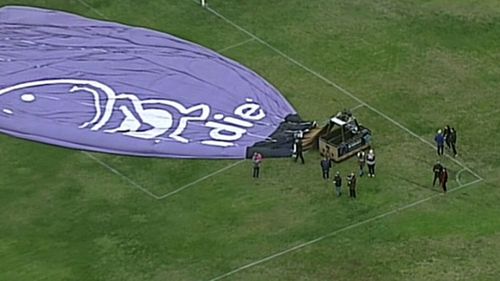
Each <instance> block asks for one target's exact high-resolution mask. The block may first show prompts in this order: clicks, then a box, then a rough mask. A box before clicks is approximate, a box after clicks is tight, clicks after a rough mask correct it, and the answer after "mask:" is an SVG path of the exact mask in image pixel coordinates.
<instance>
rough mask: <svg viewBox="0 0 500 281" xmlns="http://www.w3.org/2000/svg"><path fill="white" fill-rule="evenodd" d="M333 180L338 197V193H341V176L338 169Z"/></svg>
mask: <svg viewBox="0 0 500 281" xmlns="http://www.w3.org/2000/svg"><path fill="white" fill-rule="evenodd" d="M333 182H334V184H335V194H337V197H340V195H342V177H341V176H340V172H339V171H337V173H336V174H335V177H334V178H333Z"/></svg>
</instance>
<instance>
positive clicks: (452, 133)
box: [448, 128, 457, 157]
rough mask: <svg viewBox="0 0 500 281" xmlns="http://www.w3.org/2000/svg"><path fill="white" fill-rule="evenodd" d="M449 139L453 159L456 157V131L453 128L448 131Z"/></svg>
mask: <svg viewBox="0 0 500 281" xmlns="http://www.w3.org/2000/svg"><path fill="white" fill-rule="evenodd" d="M448 138H449V139H450V145H451V148H452V149H453V157H456V156H457V147H456V145H457V131H456V130H455V128H451V129H450V135H449V137H448Z"/></svg>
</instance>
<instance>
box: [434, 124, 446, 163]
mask: <svg viewBox="0 0 500 281" xmlns="http://www.w3.org/2000/svg"><path fill="white" fill-rule="evenodd" d="M434 140H435V141H436V147H437V154H438V155H439V156H441V155H443V152H444V135H443V132H442V131H441V129H439V130H438V132H437V135H436V136H435V137H434Z"/></svg>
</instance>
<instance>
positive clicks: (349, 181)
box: [347, 172, 356, 198]
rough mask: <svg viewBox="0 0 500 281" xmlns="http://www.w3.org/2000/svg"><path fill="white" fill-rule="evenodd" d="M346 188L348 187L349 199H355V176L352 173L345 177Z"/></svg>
mask: <svg viewBox="0 0 500 281" xmlns="http://www.w3.org/2000/svg"><path fill="white" fill-rule="evenodd" d="M347 186H348V187H349V197H351V198H356V175H355V174H354V172H351V174H350V175H348V176H347Z"/></svg>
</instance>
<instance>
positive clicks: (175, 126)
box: [0, 7, 312, 158]
mask: <svg viewBox="0 0 500 281" xmlns="http://www.w3.org/2000/svg"><path fill="white" fill-rule="evenodd" d="M311 126H312V124H311V123H310V122H301V120H300V118H298V116H297V115H296V112H295V110H294V109H293V107H292V106H291V105H290V104H289V103H288V102H287V101H286V100H285V98H284V97H283V96H282V95H281V94H280V93H279V92H278V91H277V90H276V89H275V88H274V87H273V86H272V85H270V84H269V83H268V82H266V81H265V80H264V79H263V78H261V77H260V76H258V75H257V74H256V73H254V72H253V71H251V70H249V69H248V68H246V67H244V66H242V65H240V64H238V63H237V62H234V61H232V60H230V59H228V58H225V57H223V56H221V55H219V54H217V53H215V52H213V51H211V50H209V49H206V48H204V47H201V46H199V45H196V44H194V43H191V42H187V41H185V40H182V39H179V38H176V37H174V36H171V35H169V34H165V33H160V32H157V31H152V30H147V29H143V28H133V27H129V26H125V25H120V24H116V23H110V22H103V21H96V20H92V19H87V18H83V17H80V16H77V15H73V14H69V13H63V12H58V11H51V10H43V9H35V8H26V7H4V8H1V9H0V131H1V132H3V133H6V134H9V135H12V136H16V137H20V138H24V139H28V140H33V141H40V142H44V143H49V144H55V145H60V146H64V147H69V148H75V149H83V150H91V151H100V152H107V153H117V154H126V155H138V156H155V157H173V158H175V157H179V158H245V157H248V155H251V153H252V151H253V150H255V149H259V150H261V151H262V150H264V151H265V153H264V154H265V155H267V156H290V155H291V153H292V145H293V133H295V132H297V131H303V130H307V129H308V128H310V127H311Z"/></svg>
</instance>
